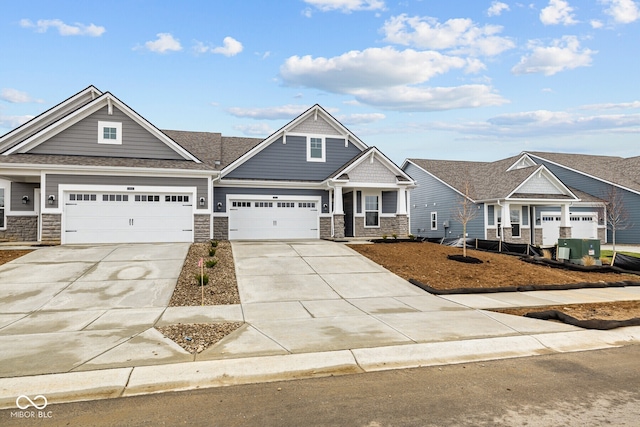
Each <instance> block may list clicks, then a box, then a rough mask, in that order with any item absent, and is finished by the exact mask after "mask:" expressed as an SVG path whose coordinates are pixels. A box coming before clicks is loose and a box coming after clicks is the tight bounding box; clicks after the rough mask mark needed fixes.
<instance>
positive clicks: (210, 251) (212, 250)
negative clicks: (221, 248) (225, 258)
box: [209, 248, 216, 256]
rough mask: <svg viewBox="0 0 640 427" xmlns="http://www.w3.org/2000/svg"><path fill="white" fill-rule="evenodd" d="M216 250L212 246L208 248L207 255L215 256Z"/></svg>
mask: <svg viewBox="0 0 640 427" xmlns="http://www.w3.org/2000/svg"><path fill="white" fill-rule="evenodd" d="M215 255H216V250H215V249H214V248H211V249H209V256H215Z"/></svg>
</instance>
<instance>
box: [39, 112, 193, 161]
mask: <svg viewBox="0 0 640 427" xmlns="http://www.w3.org/2000/svg"><path fill="white" fill-rule="evenodd" d="M98 121H107V122H120V123H122V145H112V144H98ZM29 152H30V153H33V154H59V155H70V156H99V157H129V158H131V157H132V158H141V159H169V160H182V159H183V158H182V157H181V156H180V155H179V154H178V153H176V152H175V151H173V150H172V149H171V148H169V147H168V146H167V145H166V144H164V143H163V142H161V141H160V140H159V139H157V138H156V137H154V136H153V135H151V134H150V133H149V132H147V131H146V130H145V129H144V128H143V127H142V126H140V125H139V124H137V123H136V122H134V121H133V120H131V119H130V118H129V116H127V115H126V114H124V113H123V112H122V111H120V110H118V109H117V108H115V107H113V115H111V116H110V115H108V114H107V107H104V108H102V109H101V110H99V111H97V112H95V113H93V114H92V115H90V116H89V117H87V118H85V119H84V120H82V121H80V122H79V123H76V124H75V125H73V126H71V127H70V128H68V129H66V130H64V131H62V132H60V133H59V134H57V135H55V136H54V137H52V138H51V139H49V140H48V141H45V142H43V143H42V144H40V145H38V146H37V147H35V148H33V149H32V150H30V151H29Z"/></svg>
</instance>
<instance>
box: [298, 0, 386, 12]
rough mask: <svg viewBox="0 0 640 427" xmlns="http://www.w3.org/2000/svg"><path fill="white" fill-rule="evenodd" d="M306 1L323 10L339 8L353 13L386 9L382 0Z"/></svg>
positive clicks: (341, 10)
mask: <svg viewBox="0 0 640 427" xmlns="http://www.w3.org/2000/svg"><path fill="white" fill-rule="evenodd" d="M304 2H305V3H307V4H310V5H311V6H314V7H316V8H317V9H319V10H321V11H323V12H329V11H332V10H338V11H340V12H343V13H351V12H356V11H360V10H384V1H382V0H304ZM308 13H309V14H310V12H308Z"/></svg>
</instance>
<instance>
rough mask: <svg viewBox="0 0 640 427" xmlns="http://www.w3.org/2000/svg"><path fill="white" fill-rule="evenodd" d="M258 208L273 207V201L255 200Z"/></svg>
mask: <svg viewBox="0 0 640 427" xmlns="http://www.w3.org/2000/svg"><path fill="white" fill-rule="evenodd" d="M255 207H256V208H272V207H273V202H255Z"/></svg>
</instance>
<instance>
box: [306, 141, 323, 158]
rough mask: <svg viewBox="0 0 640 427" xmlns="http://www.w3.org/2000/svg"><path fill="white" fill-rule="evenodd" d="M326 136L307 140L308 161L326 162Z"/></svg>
mask: <svg viewBox="0 0 640 427" xmlns="http://www.w3.org/2000/svg"><path fill="white" fill-rule="evenodd" d="M324 151H325V145H324V138H318V137H313V138H311V137H310V138H309V139H308V141H307V161H308V162H324V159H325V156H324Z"/></svg>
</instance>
